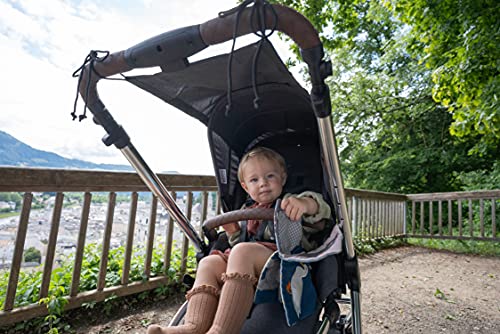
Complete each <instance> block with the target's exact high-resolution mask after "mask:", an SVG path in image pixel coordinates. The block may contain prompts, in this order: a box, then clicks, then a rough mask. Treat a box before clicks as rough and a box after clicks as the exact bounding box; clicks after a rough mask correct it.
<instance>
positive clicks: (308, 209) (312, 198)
mask: <svg viewBox="0 0 500 334" xmlns="http://www.w3.org/2000/svg"><path fill="white" fill-rule="evenodd" d="M281 209H283V210H284V211H285V213H286V215H287V216H288V218H290V219H292V220H299V219H300V218H303V219H304V221H305V222H308V223H316V222H318V221H320V220H322V219H325V218H326V219H327V218H330V215H331V211H330V206H329V205H328V204H327V203H326V202H325V200H324V199H323V196H321V194H318V193H316V192H313V191H305V192H303V193H301V194H298V195H289V194H287V195H285V197H284V199H283V200H282V201H281Z"/></svg>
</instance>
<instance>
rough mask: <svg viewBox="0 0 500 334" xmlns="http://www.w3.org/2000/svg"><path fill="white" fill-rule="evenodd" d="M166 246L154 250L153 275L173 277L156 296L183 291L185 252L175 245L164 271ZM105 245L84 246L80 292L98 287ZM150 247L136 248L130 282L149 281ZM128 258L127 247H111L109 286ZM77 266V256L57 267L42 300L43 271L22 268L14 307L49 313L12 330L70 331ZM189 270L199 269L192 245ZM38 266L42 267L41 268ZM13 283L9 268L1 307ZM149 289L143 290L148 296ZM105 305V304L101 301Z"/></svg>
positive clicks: (0, 290) (111, 301) (1, 286)
mask: <svg viewBox="0 0 500 334" xmlns="http://www.w3.org/2000/svg"><path fill="white" fill-rule="evenodd" d="M163 250H164V245H162V244H159V245H158V246H157V247H156V248H154V249H153V256H152V261H151V276H153V277H154V276H159V275H164V274H165V275H166V276H167V277H168V278H169V283H168V285H167V286H164V287H159V288H157V289H155V290H154V291H153V292H152V293H154V294H156V295H162V294H169V293H170V292H171V291H175V290H180V289H179V286H180V281H181V279H180V277H179V275H178V274H177V273H179V271H180V267H181V260H182V254H181V252H180V250H179V249H178V248H177V247H174V248H173V252H172V258H171V263H170V267H169V269H168V270H167V272H164V263H163ZM101 252H102V246H100V245H99V246H98V245H96V244H95V243H92V244H89V245H87V246H86V247H85V249H84V256H83V261H82V270H81V275H80V286H79V291H80V292H83V291H89V290H94V289H96V288H97V280H98V276H99V266H100V260H101ZM145 257H146V250H145V249H144V248H137V249H135V251H134V253H133V254H132V258H131V264H130V274H129V279H130V281H141V280H145V279H146V277H144V263H145ZM124 259H125V247H123V246H122V247H118V248H114V249H111V250H110V251H109V255H108V265H107V273H106V286H107V287H110V286H116V285H120V282H121V276H122V272H123V263H124ZM73 267H74V255H72V256H70V257H68V258H67V259H65V260H64V261H62V262H61V263H60V264H59V266H58V267H57V268H55V269H54V270H53V271H52V276H51V281H50V285H49V294H48V295H49V296H50V297H47V298H43V299H42V300H39V294H40V286H41V283H42V271H41V270H29V271H21V272H20V273H19V281H18V286H17V292H16V297H15V301H14V307H21V306H26V305H30V304H36V303H40V304H44V305H46V306H47V309H48V312H49V315H48V316H47V317H45V318H37V319H33V320H30V321H25V322H21V323H17V324H15V325H13V326H12V327H11V328H10V329H11V330H12V331H13V333H15V332H17V331H20V332H30V333H31V332H33V333H59V331H61V332H66V329H65V328H67V327H68V325H67V324H65V323H64V321H61V315H62V311H63V308H64V306H65V304H66V303H67V300H66V298H65V297H67V296H68V295H69V291H70V288H71V281H72V274H73ZM186 267H187V272H188V273H193V272H194V270H195V268H196V257H195V251H194V249H193V248H192V247H191V248H189V251H188V261H187V266H186ZM38 269H41V268H40V267H39V268H38ZM8 282H9V272H8V271H5V272H3V273H1V274H0V309H3V308H4V304H5V296H6V292H7V285H8ZM148 293H149V292H145V293H142V294H141V295H142V296H143V298H144V296H146V295H147V294H148ZM116 299H117V298H116V296H111V297H108V298H107V299H106V300H105V301H104V302H103V303H102V304H103V306H102V308H103V310H104V311H105V310H106V309H111V308H112V307H111V306H112V305H115V303H117V302H118V301H117V300H116ZM94 304H95V303H87V304H86V305H84V306H86V307H87V308H93V307H94ZM100 304H101V303H100Z"/></svg>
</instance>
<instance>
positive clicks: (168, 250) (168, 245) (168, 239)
mask: <svg viewBox="0 0 500 334" xmlns="http://www.w3.org/2000/svg"><path fill="white" fill-rule="evenodd" d="M171 195H172V199H173V200H174V202H175V201H176V200H177V193H176V192H175V191H173V192H172V193H171ZM168 217H169V218H168V224H167V230H166V233H167V235H166V236H165V253H164V254H165V257H164V259H163V271H164V272H165V273H167V271H168V269H169V268H170V261H171V259H172V247H173V241H172V239H173V236H174V219H173V218H172V215H171V214H169V215H168Z"/></svg>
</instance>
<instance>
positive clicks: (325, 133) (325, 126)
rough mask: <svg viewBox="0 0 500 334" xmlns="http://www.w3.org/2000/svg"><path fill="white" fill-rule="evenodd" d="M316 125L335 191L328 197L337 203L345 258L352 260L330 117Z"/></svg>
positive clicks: (348, 225)
mask: <svg viewBox="0 0 500 334" xmlns="http://www.w3.org/2000/svg"><path fill="white" fill-rule="evenodd" d="M318 124H319V131H320V135H321V147H322V151H323V155H324V164H325V165H326V166H325V167H326V172H327V173H328V174H329V175H328V180H329V181H330V187H329V190H330V189H331V190H332V191H335V194H330V195H331V196H332V199H338V203H334V204H335V205H337V206H338V207H339V208H340V212H339V215H340V217H339V219H340V221H341V223H342V227H343V232H344V238H345V244H346V251H347V256H348V258H349V259H352V258H354V256H355V255H356V254H355V250H354V243H353V240H352V233H351V221H350V219H349V214H348V212H347V205H346V197H345V191H344V185H343V182H342V174H341V172H340V162H339V158H338V153H337V145H336V141H335V133H334V131H333V126H332V122H331V119H330V117H325V118H320V119H318ZM335 181H336V183H335Z"/></svg>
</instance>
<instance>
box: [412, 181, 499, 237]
mask: <svg viewBox="0 0 500 334" xmlns="http://www.w3.org/2000/svg"><path fill="white" fill-rule="evenodd" d="M408 200H409V201H411V227H410V230H409V231H407V236H408V237H417V238H435V239H459V240H484V241H496V242H498V241H500V238H498V236H497V235H498V233H497V216H498V215H499V213H498V211H499V209H498V208H499V207H500V205H499V204H500V202H499V200H500V190H490V191H466V192H454V193H430V194H413V195H408ZM487 227H488V228H487ZM499 232H500V231H499Z"/></svg>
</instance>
